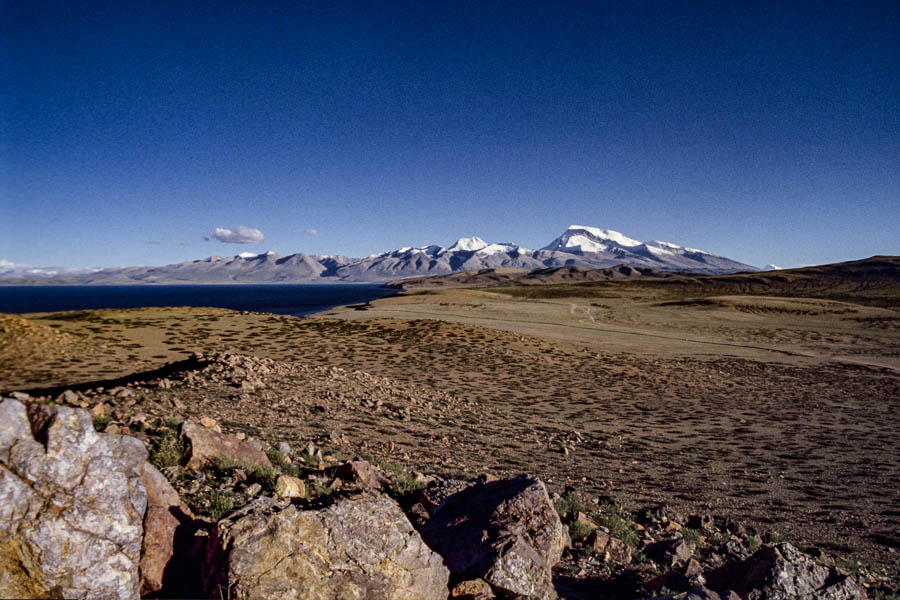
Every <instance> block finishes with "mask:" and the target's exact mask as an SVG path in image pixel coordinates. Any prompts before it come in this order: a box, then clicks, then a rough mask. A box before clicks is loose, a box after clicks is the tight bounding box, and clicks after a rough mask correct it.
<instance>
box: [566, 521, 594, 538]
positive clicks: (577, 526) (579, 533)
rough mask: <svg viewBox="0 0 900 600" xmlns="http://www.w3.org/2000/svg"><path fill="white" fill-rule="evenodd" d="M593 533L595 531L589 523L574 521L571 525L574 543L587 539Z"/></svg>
mask: <svg viewBox="0 0 900 600" xmlns="http://www.w3.org/2000/svg"><path fill="white" fill-rule="evenodd" d="M592 531H594V528H593V527H591V526H590V525H588V524H587V523H582V522H581V521H574V522H573V523H570V524H569V536H571V538H572V541H573V542H578V541H581V540H583V539H585V538H586V537H587V536H589V535H591V532H592Z"/></svg>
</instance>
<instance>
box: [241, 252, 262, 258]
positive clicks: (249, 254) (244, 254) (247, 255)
mask: <svg viewBox="0 0 900 600" xmlns="http://www.w3.org/2000/svg"><path fill="white" fill-rule="evenodd" d="M238 256H240V257H241V258H256V257H257V256H259V254H258V253H257V252H241V253H240V254H238Z"/></svg>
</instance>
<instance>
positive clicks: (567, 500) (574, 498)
mask: <svg viewBox="0 0 900 600" xmlns="http://www.w3.org/2000/svg"><path fill="white" fill-rule="evenodd" d="M553 507H554V508H555V509H556V512H558V513H559V516H560V517H564V516H566V515H574V514H575V513H577V512H583V513H591V512H593V511H594V509H596V506H593V505H592V504H591V503H590V502H586V501H584V500H582V498H581V496H579V495H578V494H576V493H575V492H569V493H568V494H566V495H565V496H562V497H561V498H560V499H559V500H557V501H556V502H554V503H553Z"/></svg>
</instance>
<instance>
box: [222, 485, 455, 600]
mask: <svg viewBox="0 0 900 600" xmlns="http://www.w3.org/2000/svg"><path fill="white" fill-rule="evenodd" d="M218 535H219V544H220V548H225V549H230V551H229V552H228V554H227V556H222V557H220V563H221V564H222V565H223V571H222V573H221V574H220V575H219V576H218V581H217V582H216V584H217V587H225V588H227V589H228V590H230V594H231V596H230V597H231V598H235V599H241V600H251V599H257V598H259V599H272V598H283V599H289V598H294V599H299V598H304V599H306V600H326V599H335V600H337V599H341V600H353V599H363V598H367V599H384V600H387V599H396V600H414V599H415V600H428V599H432V598H434V599H438V598H440V599H442V600H443V599H445V598H446V597H447V582H448V579H449V572H448V571H447V568H446V567H444V565H443V563H442V561H441V557H440V556H438V555H437V554H435V553H434V552H433V551H432V550H431V549H429V548H428V546H426V545H425V543H424V542H423V541H422V538H421V537H419V534H418V533H416V531H415V530H414V529H413V528H412V526H411V525H410V523H409V521H408V520H407V518H406V515H404V514H403V511H402V510H401V509H400V507H399V506H398V505H397V503H396V502H394V501H393V500H391V499H389V498H386V497H384V496H380V495H362V496H357V497H353V498H345V499H341V500H338V501H337V502H335V503H334V504H333V505H331V506H329V507H327V508H323V509H319V510H298V509H297V508H296V507H294V506H292V505H287V506H282V505H280V504H278V503H277V502H275V501H274V500H272V499H270V498H258V499H257V500H254V501H253V502H252V503H250V504H249V505H247V506H245V507H244V508H242V509H241V510H239V511H236V512H235V513H233V514H232V515H231V516H230V517H229V518H228V519H225V520H222V521H220V522H219V534H218ZM210 591H211V592H212V593H215V591H216V590H215V589H213V590H210Z"/></svg>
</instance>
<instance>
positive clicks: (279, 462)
mask: <svg viewBox="0 0 900 600" xmlns="http://www.w3.org/2000/svg"><path fill="white" fill-rule="evenodd" d="M266 456H267V457H268V458H269V460H270V461H271V462H272V464H273V465H275V466H276V467H279V468H280V467H284V466H287V465H289V464H291V460H290V459H289V458H288V457H287V456H286V455H285V454H284V453H283V452H281V451H280V450H278V449H277V448H269V449H268V450H266Z"/></svg>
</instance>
